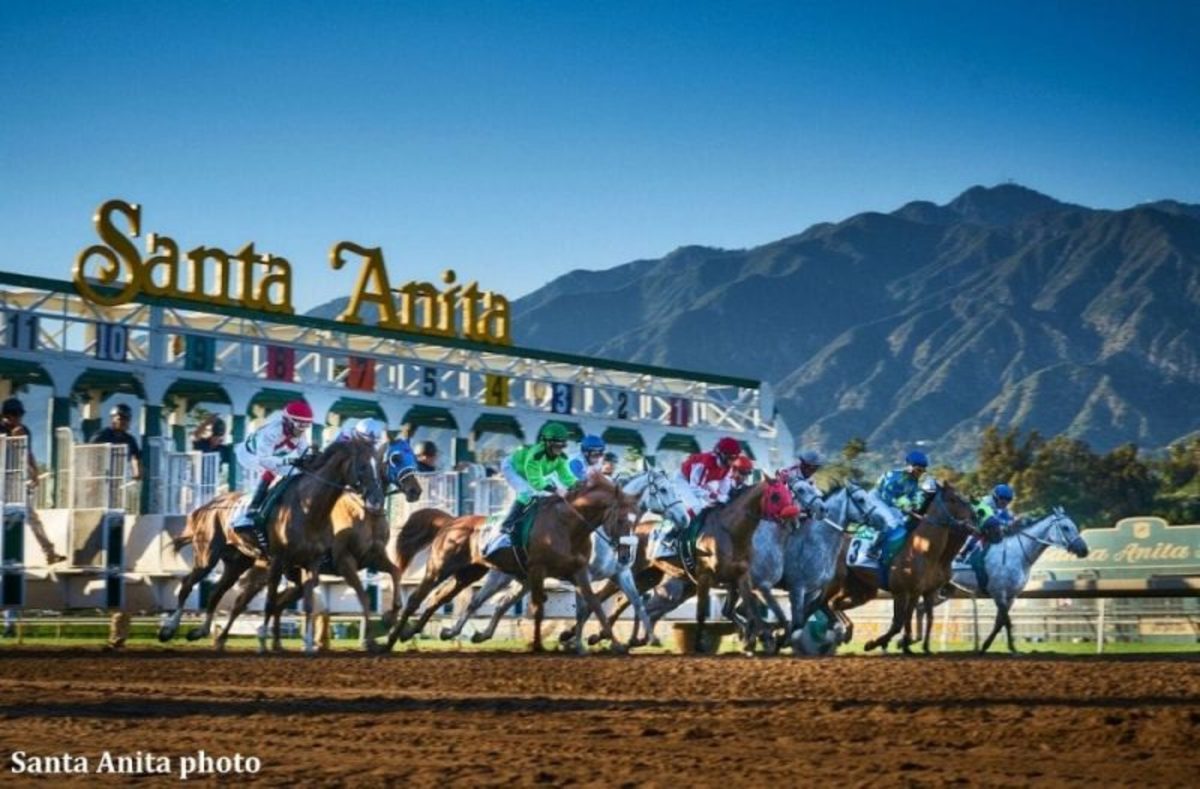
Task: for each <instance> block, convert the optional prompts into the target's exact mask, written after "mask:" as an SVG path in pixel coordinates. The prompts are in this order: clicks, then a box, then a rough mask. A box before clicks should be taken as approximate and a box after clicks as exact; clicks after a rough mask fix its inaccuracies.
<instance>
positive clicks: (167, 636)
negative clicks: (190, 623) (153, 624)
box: [158, 627, 175, 644]
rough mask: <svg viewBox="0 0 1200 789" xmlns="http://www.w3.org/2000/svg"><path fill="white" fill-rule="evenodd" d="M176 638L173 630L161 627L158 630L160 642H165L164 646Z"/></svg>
mask: <svg viewBox="0 0 1200 789" xmlns="http://www.w3.org/2000/svg"><path fill="white" fill-rule="evenodd" d="M174 637H175V631H174V630H172V629H170V628H166V627H160V628H159V629H158V640H159V641H161V642H163V643H164V644H165V643H167V642H168V641H170V640H171V639H172V638H174Z"/></svg>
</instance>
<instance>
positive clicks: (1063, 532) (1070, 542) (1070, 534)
mask: <svg viewBox="0 0 1200 789" xmlns="http://www.w3.org/2000/svg"><path fill="white" fill-rule="evenodd" d="M1046 541H1047V542H1049V543H1051V544H1052V545H1057V546H1059V547H1060V548H1064V549H1066V550H1067V551H1070V552H1071V553H1072V554H1074V555H1075V556H1078V557H1079V558H1080V559H1083V558H1085V557H1086V556H1087V555H1088V544H1087V540H1085V539H1083V535H1082V534H1080V533H1079V527H1078V526H1076V525H1075V521H1073V520H1071V519H1070V517H1068V516H1067V513H1065V512H1063V508H1062V507H1055V508H1054V512H1052V513H1051V514H1050V523H1049V524H1048V528H1047V533H1046Z"/></svg>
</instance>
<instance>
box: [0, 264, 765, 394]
mask: <svg viewBox="0 0 1200 789" xmlns="http://www.w3.org/2000/svg"><path fill="white" fill-rule="evenodd" d="M0 284H4V285H14V286H16V287H21V288H36V289H38V290H45V291H50V292H54V293H67V294H71V295H73V296H78V295H79V292H78V291H77V290H76V289H75V285H74V284H73V283H70V282H66V281H64V280H57V279H50V278H49V277H35V276H31V275H29V274H14V273H12V272H7V271H0ZM94 287H96V289H97V290H103V289H104V286H99V285H97V286H94ZM109 290H112V291H113V292H116V289H115V288H109ZM80 298H82V297H80ZM133 301H135V302H137V303H139V304H148V305H151V306H160V307H172V308H174V309H180V310H190V311H192V312H207V313H210V314H218V315H229V316H231V317H234V318H246V319H248V320H261V321H268V322H271V323H283V324H289V325H292V326H303V327H305V328H310V329H322V330H325V331H337V332H344V333H346V334H357V335H362V336H368V337H382V338H385V339H394V340H403V341H405V342H413V343H423V344H425V345H440V346H442V347H446V348H462V349H464V350H469V351H482V352H486V353H498V354H502V355H505V356H520V357H526V358H530V359H539V360H541V361H544V362H557V363H559V364H573V365H579V366H581V367H602V368H606V369H610V370H620V371H621V372H627V373H636V374H638V375H652V376H654V377H656V378H681V379H684V380H689V381H700V382H703V383H710V384H716V385H718V386H737V387H741V388H743V389H758V388H759V387H760V386H761V382H760V381H756V380H754V379H752V378H735V377H733V376H727V375H714V374H713V373H700V372H695V371H692V370H676V369H673V368H670V367H652V366H649V365H643V364H633V363H631V362H619V361H616V360H613V359H599V358H594V357H591V356H578V355H575V354H570V353H559V352H558V351H542V350H537V349H534V348H522V347H520V346H517V345H493V344H490V343H485V342H477V341H475V340H464V339H462V338H461V337H438V336H434V335H429V334H419V333H417V332H406V331H397V330H394V329H381V328H379V327H378V326H362V325H358V326H352V325H350V324H346V323H339V322H338V321H335V320H329V319H327V318H313V317H310V316H307V315H279V314H276V313H268V312H259V311H257V310H250V309H246V308H245V307H230V306H225V305H220V304H198V303H197V302H194V301H188V300H186V299H176V298H169V297H167V296H148V295H146V294H144V293H142V294H138V295H137V296H136V297H134V299H133Z"/></svg>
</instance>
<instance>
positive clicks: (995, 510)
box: [962, 482, 1013, 556]
mask: <svg viewBox="0 0 1200 789" xmlns="http://www.w3.org/2000/svg"><path fill="white" fill-rule="evenodd" d="M1012 501H1013V489H1012V488H1011V487H1010V486H1009V485H1007V484H1006V483H1004V482H1001V483H1000V484H999V485H997V486H996V487H994V488H992V492H991V493H989V494H988V495H986V496H984V497H983V498H982V499H980V501H979V503H978V504H976V505H975V515H976V516H977V517H978V518H979V532H980V536H979V537H975V536H972V537H971V538H970V539H969V540H968V541H967V544H966V545H965V546H963V552H962V555H963V556H969V555H970V554H971V551H973V550H974V549H975V546H976V545H977V544H978V543H980V542H982V543H983V555H984V556H987V552H988V549H989V548H991V547H992V546H993V545H995V544H996V543H998V542H1000V541H1001V540H1002V539H1004V530H1005V529H1007V528H1010V527H1011V526H1012V524H1013V515H1012V512H1011V511H1010V510H1009V507H1010V506H1011V505H1012Z"/></svg>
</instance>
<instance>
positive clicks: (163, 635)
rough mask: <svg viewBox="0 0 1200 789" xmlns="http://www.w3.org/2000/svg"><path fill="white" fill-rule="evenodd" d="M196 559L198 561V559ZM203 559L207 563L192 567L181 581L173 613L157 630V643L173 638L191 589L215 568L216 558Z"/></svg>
mask: <svg viewBox="0 0 1200 789" xmlns="http://www.w3.org/2000/svg"><path fill="white" fill-rule="evenodd" d="M210 553H211V552H210ZM196 558H197V559H198V558H200V557H196ZM205 558H206V559H208V561H205V562H203V563H202V564H198V565H196V566H194V567H192V569H191V571H190V572H189V573H188V574H187V575H185V576H184V577H183V580H182V581H181V582H180V584H179V595H178V597H177V603H176V606H175V611H174V612H173V613H172V614H171V616H170V617H168V618H167V621H166V622H164V623H163V626H162V627H160V628H159V629H158V640H159V641H163V642H166V641H170V640H171V639H172V638H174V637H175V632H176V631H177V630H179V623H180V622H181V621H182V620H183V607H184V606H185V605H187V599H188V595H190V594H191V593H192V588H193V587H195V586H196V584H198V583H200V582H201V581H203V580H204V578H205V576H207V575H208V574H209V573H211V572H212V569H213V567H215V566H216V564H217V561H218V558H212V559H209V558H208V557H205ZM222 578H223V576H222Z"/></svg>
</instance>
